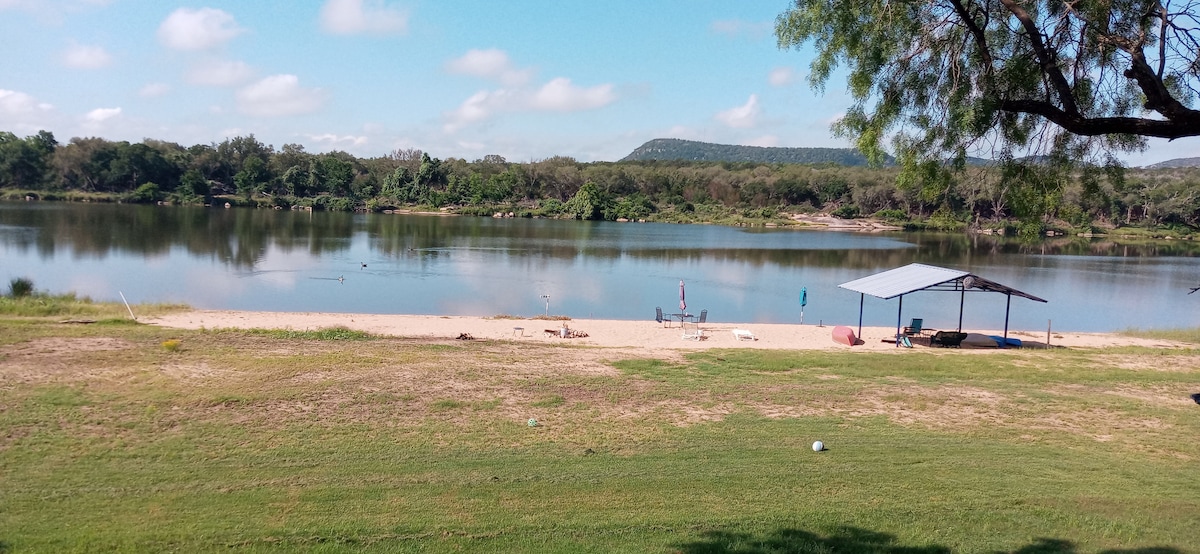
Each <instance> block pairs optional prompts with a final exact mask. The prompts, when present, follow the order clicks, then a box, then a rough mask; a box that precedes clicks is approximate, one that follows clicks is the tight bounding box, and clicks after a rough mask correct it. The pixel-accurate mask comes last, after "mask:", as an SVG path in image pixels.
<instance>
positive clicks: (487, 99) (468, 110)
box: [443, 90, 516, 133]
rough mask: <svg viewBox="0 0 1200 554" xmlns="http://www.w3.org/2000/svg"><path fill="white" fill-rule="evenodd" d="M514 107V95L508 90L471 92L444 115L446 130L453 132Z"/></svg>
mask: <svg viewBox="0 0 1200 554" xmlns="http://www.w3.org/2000/svg"><path fill="white" fill-rule="evenodd" d="M513 109H516V106H515V105H514V97H513V94H512V93H511V92H510V91H507V90H494V91H487V90H481V91H479V92H476V93H475V94H472V95H471V97H470V98H467V99H466V101H464V102H463V103H462V105H460V106H459V107H458V108H457V109H455V110H454V111H452V112H450V113H448V114H446V115H445V119H446V124H445V126H444V127H443V128H444V129H445V130H446V132H448V133H453V132H454V131H457V130H459V129H461V128H463V127H465V126H467V125H470V124H472V123H478V122H480V121H483V120H485V119H488V118H490V117H492V115H494V114H495V113H497V112H502V111H511V110H513Z"/></svg>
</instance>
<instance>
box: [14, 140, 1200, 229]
mask: <svg viewBox="0 0 1200 554" xmlns="http://www.w3.org/2000/svg"><path fill="white" fill-rule="evenodd" d="M947 175H948V173H947V172H942V171H938V172H931V173H930V174H929V175H928V176H926V177H924V178H922V177H921V176H920V175H918V176H915V177H914V176H913V175H912V174H910V173H906V172H901V171H900V170H899V169H897V168H894V167H879V168H869V167H846V166H840V165H832V164H780V163H773V164H772V163H730V162H684V161H629V162H590V163H583V162H579V161H576V160H574V159H572V158H569V157H563V156H555V157H552V158H547V159H543V160H535V161H528V162H510V161H508V160H506V159H504V158H503V157H501V156H498V155H488V156H484V157H482V158H480V159H476V160H473V161H467V160H465V159H462V158H445V159H439V158H435V157H432V156H430V155H429V154H428V153H427V152H423V151H421V150H419V149H413V148H409V149H398V150H395V151H393V152H390V153H389V154H387V155H384V156H380V157H374V158H359V157H355V156H353V155H351V154H348V153H346V152H339V151H334V152H327V153H310V152H307V151H306V150H305V149H304V147H303V146H301V145H299V144H285V145H283V147H282V148H279V149H276V148H274V147H273V146H271V145H266V144H263V143H262V142H261V141H259V140H258V139H256V138H255V137H254V135H249V136H238V137H234V138H230V139H226V140H224V141H222V142H220V143H213V144H198V145H193V146H186V147H185V146H182V145H180V144H176V143H173V142H167V141H161V140H153V139H146V140H143V141H142V142H138V143H130V142H126V141H111V140H106V139H103V138H96V137H88V138H78V137H77V138H72V139H71V140H70V141H68V142H67V143H66V144H61V143H59V142H58V141H57V140H56V139H55V137H54V135H53V134H52V133H50V132H47V131H41V132H39V133H37V134H35V135H30V136H27V137H24V138H20V137H17V136H16V135H15V134H13V133H11V132H0V192H2V193H3V196H4V197H6V198H10V199H11V198H21V197H23V196H26V195H32V196H35V197H38V198H44V199H71V198H76V197H78V198H84V197H89V196H90V197H92V198H96V199H110V200H115V201H122V202H133V203H155V202H163V203H174V204H205V203H212V202H214V199H220V202H222V203H223V202H227V201H232V202H235V203H239V204H244V205H257V206H263V207H279V208H292V207H303V208H309V207H311V208H315V209H326V210H340V211H352V210H359V211H382V210H389V209H401V208H406V207H421V208H433V209H446V210H451V211H454V212H456V213H463V214H474V215H492V214H493V213H496V212H502V213H505V214H508V213H513V214H514V215H521V216H545V217H571V218H578V219H606V220H617V219H629V220H645V219H648V220H660V221H700V220H706V221H712V220H722V219H724V220H729V218H739V219H743V220H770V219H773V218H780V217H783V216H785V215H786V214H789V213H806V212H827V213H832V214H834V215H837V216H841V217H860V216H875V217H882V218H885V219H888V220H892V221H895V222H898V223H906V224H910V225H917V226H929V227H936V228H961V227H964V226H978V227H989V226H998V225H1010V226H1011V225H1017V226H1024V227H1023V228H1032V229H1034V230H1039V231H1040V230H1041V229H1044V228H1045V227H1047V226H1056V225H1067V226H1071V227H1073V228H1087V227H1099V228H1112V227H1120V226H1164V225H1168V226H1169V225H1177V226H1186V227H1188V228H1194V227H1196V226H1198V225H1200V169H1196V168H1173V169H1158V170H1124V169H1122V168H1119V167H1089V168H1085V169H1083V170H1079V169H1071V170H1064V169H1062V168H1061V167H1059V166H1057V165H1055V164H1044V165H1039V164H1023V165H1014V166H1009V165H1003V164H1001V165H997V166H990V167H965V168H960V169H959V170H958V171H956V172H953V173H952V175H953V177H947Z"/></svg>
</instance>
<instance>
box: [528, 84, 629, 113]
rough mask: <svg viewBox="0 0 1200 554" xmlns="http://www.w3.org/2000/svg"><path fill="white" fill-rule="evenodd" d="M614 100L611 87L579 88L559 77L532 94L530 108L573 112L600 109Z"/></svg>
mask: <svg viewBox="0 0 1200 554" xmlns="http://www.w3.org/2000/svg"><path fill="white" fill-rule="evenodd" d="M616 100H617V95H616V94H615V93H613V86H612V85H596V86H594V87H591V88H581V87H577V86H575V85H572V84H571V80H570V79H567V78H566V77H559V78H557V79H553V80H551V81H550V82H549V83H546V84H545V85H543V86H542V88H541V89H539V90H538V91H537V92H536V93H534V95H533V100H532V106H533V108H535V109H539V110H550V111H557V112H575V111H582V110H594V109H597V108H602V107H604V106H607V105H609V104H612V103H613V102H615V101H616Z"/></svg>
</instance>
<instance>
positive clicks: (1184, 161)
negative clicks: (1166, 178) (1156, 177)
mask: <svg viewBox="0 0 1200 554" xmlns="http://www.w3.org/2000/svg"><path fill="white" fill-rule="evenodd" d="M1177 167H1200V158H1175V159H1173V160H1167V161H1165V162H1158V163H1156V164H1151V165H1148V166H1146V169H1174V168H1177Z"/></svg>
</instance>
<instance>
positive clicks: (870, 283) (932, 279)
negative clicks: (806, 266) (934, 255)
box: [838, 264, 1046, 345]
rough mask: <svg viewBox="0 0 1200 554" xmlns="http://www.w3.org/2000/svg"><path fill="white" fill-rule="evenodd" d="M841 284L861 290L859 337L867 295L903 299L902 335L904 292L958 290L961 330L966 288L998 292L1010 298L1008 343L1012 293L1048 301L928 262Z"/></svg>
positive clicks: (899, 321)
mask: <svg viewBox="0 0 1200 554" xmlns="http://www.w3.org/2000/svg"><path fill="white" fill-rule="evenodd" d="M838 286H839V287H841V288H844V289H847V290H852V291H854V292H857V293H859V299H858V334H859V336H862V320H863V300H864V299H865V298H866V295H868V294H869V295H871V296H874V297H876V298H881V299H883V300H891V299H893V298H897V297H899V298H900V306H899V307H898V308H897V309H896V336H897V337H899V335H900V328H901V327H902V325H903V311H904V295H906V294H911V293H914V292H919V291H923V290H932V291H943V292H958V293H959V299H958V330H959V331H962V316H963V306H964V305H965V303H966V296H967V291H968V290H972V291H980V292H998V293H1000V294H1003V295H1005V296H1007V297H1008V298H1007V301H1006V303H1005V305H1004V340H1005V342H1007V341H1008V314H1009V310H1010V308H1011V307H1012V297H1013V296H1020V297H1021V298H1028V299H1030V300H1033V301H1035V302H1046V300H1044V299H1041V298H1038V297H1036V296H1034V295H1032V294H1029V293H1025V292H1021V291H1019V290H1017V289H1014V288H1012V287H1009V286H1005V285H1001V284H1000V283H997V282H995V281H989V280H987V279H984V278H983V277H980V276H978V275H975V274H972V273H970V272H967V271H960V270H957V269H948V268H945V267H938V266H934V265H925V264H908V265H906V266H904V267H898V268H896V269H889V270H887V271H884V272H882V273H876V274H874V275H868V276H866V277H863V278H861V279H855V280H853V281H850V282H848V283H842V284H840V285H838ZM897 345H899V338H897Z"/></svg>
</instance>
